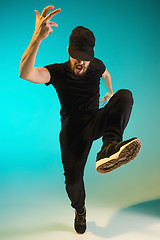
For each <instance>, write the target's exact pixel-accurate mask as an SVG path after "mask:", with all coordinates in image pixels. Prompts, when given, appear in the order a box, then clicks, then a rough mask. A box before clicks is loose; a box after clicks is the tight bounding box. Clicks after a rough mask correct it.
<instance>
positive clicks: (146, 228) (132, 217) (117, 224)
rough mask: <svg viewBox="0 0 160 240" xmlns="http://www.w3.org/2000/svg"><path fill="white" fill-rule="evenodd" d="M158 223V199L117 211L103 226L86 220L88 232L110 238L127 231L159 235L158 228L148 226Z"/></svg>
mask: <svg viewBox="0 0 160 240" xmlns="http://www.w3.org/2000/svg"><path fill="white" fill-rule="evenodd" d="M158 223H160V199H157V200H153V201H149V202H143V203H140V204H136V205H133V206H130V207H127V208H124V209H121V210H120V211H118V212H117V213H116V214H115V215H114V216H113V217H112V218H111V219H110V222H109V223H108V224H107V226H105V227H100V226H97V225H96V223H95V222H88V232H91V233H93V234H94V235H96V236H99V237H103V238H112V237H115V236H119V235H122V234H126V233H129V232H138V233H146V234H148V235H149V234H152V235H155V236H159V237H160V230H159V231H153V230H152V229H150V226H151V225H153V224H158Z"/></svg>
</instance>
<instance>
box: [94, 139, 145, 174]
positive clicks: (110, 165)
mask: <svg viewBox="0 0 160 240" xmlns="http://www.w3.org/2000/svg"><path fill="white" fill-rule="evenodd" d="M140 148H141V141H140V140H139V139H138V138H136V139H134V140H133V141H131V142H129V143H127V144H125V145H124V146H122V147H121V148H120V150H119V151H118V152H117V153H115V154H113V155H111V156H110V157H109V158H103V159H101V160H99V161H97V162H96V170H97V171H98V172H99V173H107V172H111V171H113V170H114V169H116V168H118V167H120V166H122V165H124V164H126V163H128V162H130V161H131V160H133V159H134V158H135V157H136V156H137V154H138V153H139V151H140Z"/></svg>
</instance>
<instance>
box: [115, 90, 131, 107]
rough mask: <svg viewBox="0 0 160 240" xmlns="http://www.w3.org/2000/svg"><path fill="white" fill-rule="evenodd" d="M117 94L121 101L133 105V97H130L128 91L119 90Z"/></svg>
mask: <svg viewBox="0 0 160 240" xmlns="http://www.w3.org/2000/svg"><path fill="white" fill-rule="evenodd" d="M117 94H119V98H120V99H121V100H123V99H124V100H127V101H130V102H131V103H132V104H133V102H134V101H133V95H132V92H131V91H130V90H128V89H120V90H119V91H118V92H117Z"/></svg>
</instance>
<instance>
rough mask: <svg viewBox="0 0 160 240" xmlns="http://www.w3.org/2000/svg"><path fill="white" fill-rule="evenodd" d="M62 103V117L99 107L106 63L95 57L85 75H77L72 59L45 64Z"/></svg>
mask: <svg viewBox="0 0 160 240" xmlns="http://www.w3.org/2000/svg"><path fill="white" fill-rule="evenodd" d="M45 68H47V69H48V70H49V72H50V75H51V78H50V81H49V82H48V83H45V85H46V86H48V85H49V84H52V85H53V86H54V87H55V89H56V91H57V94H58V97H59V100H60V103H61V111H60V114H61V117H62V118H63V117H64V116H66V115H69V114H74V113H79V112H80V113H82V112H86V111H88V112H92V111H95V110H97V109H98V108H99V84H100V78H101V77H102V74H103V73H104V71H105V65H104V64H103V62H102V61H101V60H99V59H97V58H94V59H93V60H92V61H91V62H90V65H89V67H88V69H87V71H86V73H85V75H84V76H77V75H76V74H74V73H73V72H72V70H71V67H70V61H67V62H65V63H60V64H57V63H56V64H51V65H47V66H45Z"/></svg>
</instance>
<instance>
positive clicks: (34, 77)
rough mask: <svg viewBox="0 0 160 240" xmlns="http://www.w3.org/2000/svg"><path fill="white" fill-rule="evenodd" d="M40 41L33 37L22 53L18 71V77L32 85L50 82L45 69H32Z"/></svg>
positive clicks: (48, 74)
mask: <svg viewBox="0 0 160 240" xmlns="http://www.w3.org/2000/svg"><path fill="white" fill-rule="evenodd" d="M40 43H41V41H40V40H38V39H36V36H34V35H33V37H32V40H31V42H30V44H29V46H28V48H27V49H26V51H25V52H24V54H23V56H22V59H21V63H20V69H19V76H20V78H22V79H25V80H28V81H30V82H34V83H47V82H49V80H50V73H49V71H48V70H47V69H46V68H43V67H34V64H35V59H36V55H37V52H38V49H39V46H40Z"/></svg>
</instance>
